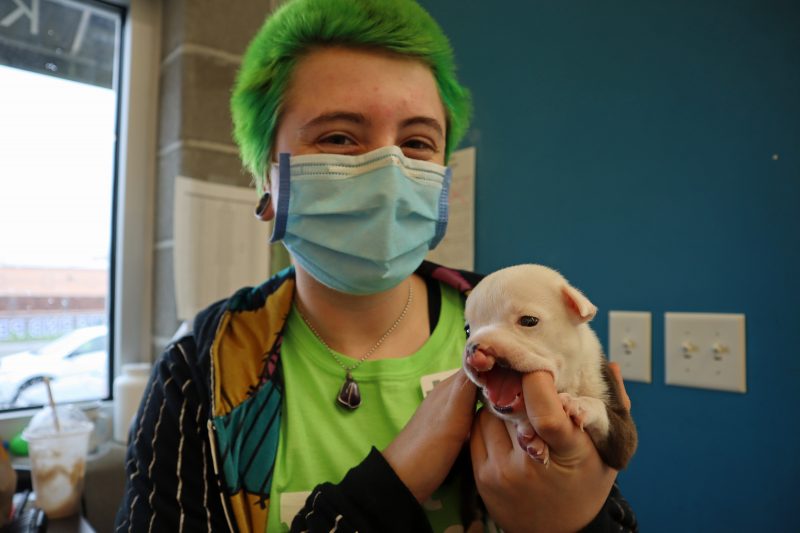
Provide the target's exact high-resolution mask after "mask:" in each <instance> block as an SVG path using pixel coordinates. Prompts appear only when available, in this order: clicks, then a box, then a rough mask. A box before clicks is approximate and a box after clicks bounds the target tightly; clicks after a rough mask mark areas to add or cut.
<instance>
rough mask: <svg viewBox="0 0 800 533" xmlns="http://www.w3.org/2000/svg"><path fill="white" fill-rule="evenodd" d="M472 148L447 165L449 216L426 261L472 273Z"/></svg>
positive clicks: (473, 242)
mask: <svg viewBox="0 0 800 533" xmlns="http://www.w3.org/2000/svg"><path fill="white" fill-rule="evenodd" d="M475 153H476V150H475V147H470V148H464V149H463V150H457V151H455V152H453V153H452V154H451V156H450V161H449V162H448V164H449V166H450V168H451V169H452V170H453V176H452V182H451V183H450V213H449V216H450V218H449V221H448V223H447V233H446V234H445V236H444V239H442V242H440V243H439V246H437V247H436V249H435V250H431V251H430V252H428V256H427V259H429V260H431V261H433V262H435V263H439V264H442V265H445V266H448V267H451V268H460V269H462V270H475Z"/></svg>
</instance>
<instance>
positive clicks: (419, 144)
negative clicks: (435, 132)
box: [400, 137, 438, 159]
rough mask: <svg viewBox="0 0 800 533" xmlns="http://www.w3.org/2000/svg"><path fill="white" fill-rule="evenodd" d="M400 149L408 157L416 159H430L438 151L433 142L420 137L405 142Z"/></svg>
mask: <svg viewBox="0 0 800 533" xmlns="http://www.w3.org/2000/svg"><path fill="white" fill-rule="evenodd" d="M400 148H402V149H403V153H405V154H406V156H408V157H411V158H414V159H428V158H429V157H431V156H432V155H433V154H435V153H436V152H437V151H438V149H437V147H436V145H435V144H434V143H433V142H431V141H428V140H425V139H421V138H418V137H415V138H413V139H409V140H407V141H405V142H403V144H401V145H400Z"/></svg>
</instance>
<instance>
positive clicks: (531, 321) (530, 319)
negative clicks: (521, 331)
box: [517, 315, 539, 328]
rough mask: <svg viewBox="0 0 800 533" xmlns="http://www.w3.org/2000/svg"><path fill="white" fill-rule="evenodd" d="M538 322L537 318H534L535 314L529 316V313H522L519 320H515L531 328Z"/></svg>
mask: <svg viewBox="0 0 800 533" xmlns="http://www.w3.org/2000/svg"><path fill="white" fill-rule="evenodd" d="M538 323H539V319H538V318H536V317H535V316H530V315H522V316H521V317H519V320H518V321H517V324H519V325H520V326H522V327H525V328H532V327H533V326H535V325H536V324H538Z"/></svg>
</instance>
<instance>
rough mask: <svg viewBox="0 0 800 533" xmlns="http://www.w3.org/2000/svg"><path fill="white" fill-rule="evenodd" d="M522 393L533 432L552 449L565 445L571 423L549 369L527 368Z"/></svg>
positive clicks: (570, 435) (572, 426) (569, 435)
mask: <svg viewBox="0 0 800 533" xmlns="http://www.w3.org/2000/svg"><path fill="white" fill-rule="evenodd" d="M522 391H523V392H522V396H523V398H524V400H525V410H526V412H527V414H528V420H529V421H530V423H531V425H533V428H534V430H535V431H536V434H537V435H539V436H540V437H541V438H542V439H543V440H544V441H545V442H546V443H548V444H549V445H551V446H553V447H554V448H556V449H559V448H562V447H564V446H568V445H569V444H570V443H571V437H572V434H573V432H574V430H575V427H574V425H573V423H572V420H570V418H569V416H567V414H566V413H565V412H564V406H563V404H562V403H561V399H560V398H559V397H558V392H557V391H556V385H555V381H554V380H553V375H552V374H551V373H550V372H530V373H528V374H525V375H524V376H523V377H522Z"/></svg>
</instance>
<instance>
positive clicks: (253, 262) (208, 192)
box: [173, 176, 272, 320]
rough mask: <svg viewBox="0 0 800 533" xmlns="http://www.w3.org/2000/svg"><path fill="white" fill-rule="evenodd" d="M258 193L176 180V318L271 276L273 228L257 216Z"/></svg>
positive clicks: (191, 316)
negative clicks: (269, 242) (270, 246)
mask: <svg viewBox="0 0 800 533" xmlns="http://www.w3.org/2000/svg"><path fill="white" fill-rule="evenodd" d="M256 201H257V196H256V193H255V190H254V189H251V188H248V187H236V186H233V185H220V184H217V183H207V182H203V181H198V180H194V179H190V178H185V177H182V176H178V177H176V178H175V210H174V212H173V216H174V225H173V228H174V249H173V251H174V255H173V258H174V275H175V298H176V303H177V308H178V318H179V319H181V320H188V319H191V318H193V317H194V315H195V314H196V313H197V312H198V311H200V310H202V309H203V308H205V307H206V306H208V305H209V304H211V303H213V302H215V301H217V300H219V299H221V298H225V297H227V296H230V295H231V294H233V293H234V291H236V290H237V289H239V288H241V287H244V286H247V285H258V284H260V283H262V282H263V281H264V280H265V279H266V278H267V276H268V274H269V245H268V242H267V241H268V239H269V236H270V234H271V233H272V224H271V223H264V222H259V221H258V220H256V219H255V217H254V216H253V209H254V208H255V205H256Z"/></svg>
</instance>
